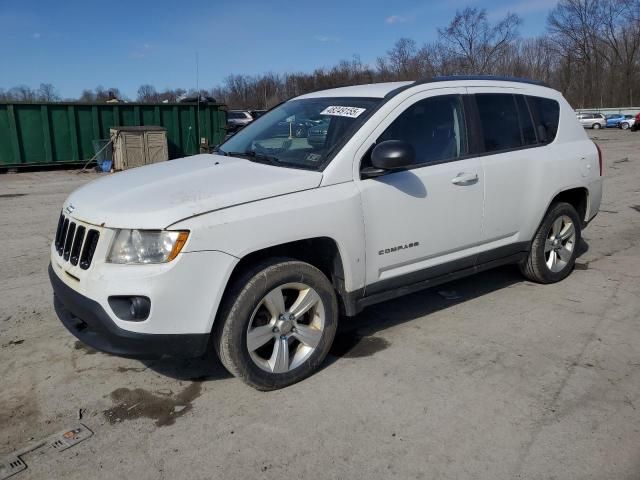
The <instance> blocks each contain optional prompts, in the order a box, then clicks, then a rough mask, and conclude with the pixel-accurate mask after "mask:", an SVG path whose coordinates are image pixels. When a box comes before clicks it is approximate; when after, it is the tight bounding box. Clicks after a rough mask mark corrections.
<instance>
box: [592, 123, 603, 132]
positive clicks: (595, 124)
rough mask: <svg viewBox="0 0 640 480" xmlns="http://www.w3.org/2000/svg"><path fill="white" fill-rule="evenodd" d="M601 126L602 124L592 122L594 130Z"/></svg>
mask: <svg viewBox="0 0 640 480" xmlns="http://www.w3.org/2000/svg"><path fill="white" fill-rule="evenodd" d="M601 128H602V125H600V124H599V123H594V124H593V129H594V130H600V129H601Z"/></svg>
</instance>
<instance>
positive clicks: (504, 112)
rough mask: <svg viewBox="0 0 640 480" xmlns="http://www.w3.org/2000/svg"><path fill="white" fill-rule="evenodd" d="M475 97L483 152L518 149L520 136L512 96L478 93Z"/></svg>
mask: <svg viewBox="0 0 640 480" xmlns="http://www.w3.org/2000/svg"><path fill="white" fill-rule="evenodd" d="M475 97H476V104H477V105H478V115H479V117H480V124H481V126H482V133H483V137H484V146H485V151H486V152H497V151H500V150H510V149H514V148H520V147H521V146H522V136H521V133H520V120H519V117H518V109H517V107H516V101H515V97H514V95H508V94H494V93H479V94H476V96H475Z"/></svg>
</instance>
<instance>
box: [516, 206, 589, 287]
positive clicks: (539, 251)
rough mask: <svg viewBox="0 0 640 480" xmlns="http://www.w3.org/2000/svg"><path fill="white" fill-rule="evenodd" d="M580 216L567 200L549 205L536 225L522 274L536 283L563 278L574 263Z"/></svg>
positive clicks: (522, 265)
mask: <svg viewBox="0 0 640 480" xmlns="http://www.w3.org/2000/svg"><path fill="white" fill-rule="evenodd" d="M580 239H581V229H580V217H578V213H577V212H576V209H575V208H574V207H573V206H572V205H571V204H569V203H564V202H562V203H556V204H553V205H552V206H551V207H550V208H549V211H548V212H547V214H546V215H545V217H544V220H543V221H542V224H541V225H540V227H539V228H538V231H537V232H536V235H535V237H534V239H533V242H532V243H531V250H530V251H529V256H528V257H527V259H526V261H525V262H524V263H523V264H521V265H520V270H521V271H522V274H523V275H524V276H525V277H527V278H528V279H529V280H532V281H534V282H538V283H554V282H559V281H560V280H563V279H564V278H566V277H567V276H568V275H569V274H570V273H571V271H572V270H573V267H574V265H575V261H576V256H577V249H578V245H579V244H580Z"/></svg>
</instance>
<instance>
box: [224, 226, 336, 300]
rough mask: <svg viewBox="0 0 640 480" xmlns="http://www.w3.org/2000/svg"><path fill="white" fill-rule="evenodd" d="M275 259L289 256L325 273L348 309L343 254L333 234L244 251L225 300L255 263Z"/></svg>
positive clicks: (225, 292)
mask: <svg viewBox="0 0 640 480" xmlns="http://www.w3.org/2000/svg"><path fill="white" fill-rule="evenodd" d="M272 258H290V259H295V260H299V261H302V262H306V263H309V264H310V265H313V266H314V267H316V268H318V269H319V270H320V271H321V272H322V273H324V274H325V275H326V276H327V278H328V279H329V281H330V282H331V284H332V285H333V287H334V289H335V290H336V294H337V295H336V296H337V299H338V305H339V307H340V311H341V312H344V311H345V306H344V298H345V293H346V289H345V274H344V264H343V256H342V254H341V253H340V248H339V246H338V243H337V242H336V241H335V240H334V239H333V238H330V237H313V238H307V239H302V240H295V241H290V242H286V243H281V244H278V245H272V246H269V247H265V248H261V249H258V250H254V251H252V252H250V253H247V254H245V255H244V256H243V257H242V258H241V259H240V261H239V262H238V263H237V264H236V265H235V267H234V268H233V270H232V272H231V275H230V276H229V280H228V281H227V284H226V286H225V289H224V292H223V295H222V299H224V298H225V297H226V295H227V294H228V292H229V290H230V289H231V287H232V286H233V285H234V284H235V282H237V281H238V279H239V278H241V277H242V275H243V274H244V273H245V272H246V271H247V270H248V269H249V268H251V267H252V266H255V265H256V264H258V263H261V262H265V261H267V260H269V259H272Z"/></svg>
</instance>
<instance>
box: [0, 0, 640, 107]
mask: <svg viewBox="0 0 640 480" xmlns="http://www.w3.org/2000/svg"><path fill="white" fill-rule="evenodd" d="M521 25H522V19H521V18H520V17H519V16H518V15H516V14H512V13H509V14H506V15H505V16H504V17H503V18H500V19H497V20H493V19H492V18H490V17H489V16H488V14H487V12H486V10H484V9H481V8H475V7H467V8H465V9H463V10H460V11H457V12H456V14H455V15H454V17H453V18H452V19H451V21H450V22H449V23H448V24H447V25H445V26H443V27H441V28H438V37H437V40H435V41H433V42H430V43H425V44H422V45H419V44H418V43H417V42H416V41H415V40H413V39H410V38H401V39H399V40H398V41H397V42H396V43H395V45H393V47H392V48H390V49H389V50H388V51H387V52H386V53H385V54H384V55H382V56H380V57H379V58H377V60H376V61H375V62H374V63H373V64H366V63H363V62H362V61H361V59H360V57H359V56H358V55H354V56H353V57H352V58H351V59H350V60H342V61H340V62H338V63H337V64H336V65H334V66H332V67H322V68H317V69H315V70H314V71H313V72H306V73H282V74H280V73H272V72H270V73H265V74H263V75H254V76H251V75H240V74H233V75H229V76H228V77H226V78H225V80H224V81H223V83H222V85H219V86H217V87H214V88H212V89H210V90H201V91H200V95H201V97H209V98H215V99H216V100H217V101H219V102H222V103H226V104H227V105H228V106H229V107H230V108H246V109H260V108H270V107H272V106H274V105H276V104H278V103H280V102H282V101H284V100H286V99H288V98H291V97H294V96H297V95H301V94H304V93H307V92H310V91H314V90H319V89H324V88H331V87H336V86H343V85H353V84H362V83H371V82H381V81H396V80H413V79H420V78H429V77H434V76H439V75H460V74H489V75H507V76H516V77H526V78H531V79H535V80H540V81H543V82H546V83H547V84H549V85H550V86H551V87H553V88H556V89H557V90H560V91H561V92H562V93H563V94H564V96H565V97H566V98H567V99H568V100H569V102H570V103H571V104H572V105H573V106H574V108H585V107H596V108H597V107H601V106H602V107H604V106H608V107H618V106H620V107H621V106H636V105H638V104H640V0H560V1H559V2H558V4H557V5H556V7H555V8H553V9H552V10H551V11H550V13H549V15H548V18H547V25H546V31H545V32H544V34H543V35H540V36H538V37H533V38H522V37H521V36H520V35H519V28H520V26H521ZM197 94H198V92H197V91H195V90H189V91H187V90H185V89H166V90H164V91H160V92H159V91H157V90H156V89H155V87H153V86H152V85H142V86H141V87H140V88H139V89H138V91H137V98H136V99H135V100H136V101H140V102H150V103H152V102H163V101H167V102H175V101H178V100H180V99H181V98H184V97H185V96H196V95H197ZM110 95H111V98H113V97H114V96H115V97H116V98H120V99H123V97H122V96H121V94H120V92H119V91H118V89H116V88H111V89H105V88H103V87H97V88H96V89H94V90H85V91H83V92H82V95H81V96H80V97H79V98H78V99H77V100H79V101H87V102H95V101H98V102H99V101H106V100H107V99H108V98H109V96H110ZM59 99H60V98H59V96H57V94H56V91H55V89H54V88H53V86H52V85H50V84H42V85H41V86H40V88H39V89H37V90H31V89H29V88H28V87H24V86H21V87H15V88H12V89H10V90H8V91H3V90H1V89H0V100H23V101H34V100H41V101H56V100H59ZM634 103H635V104H636V105H633V104H634Z"/></svg>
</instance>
